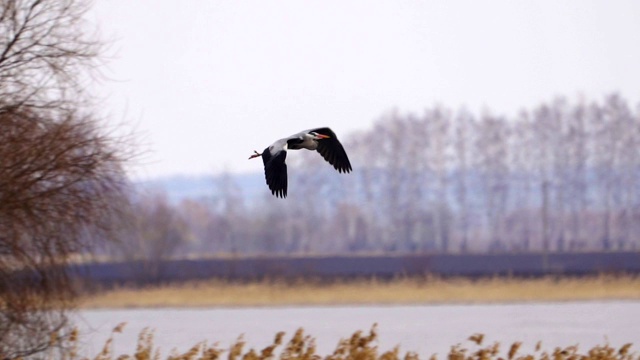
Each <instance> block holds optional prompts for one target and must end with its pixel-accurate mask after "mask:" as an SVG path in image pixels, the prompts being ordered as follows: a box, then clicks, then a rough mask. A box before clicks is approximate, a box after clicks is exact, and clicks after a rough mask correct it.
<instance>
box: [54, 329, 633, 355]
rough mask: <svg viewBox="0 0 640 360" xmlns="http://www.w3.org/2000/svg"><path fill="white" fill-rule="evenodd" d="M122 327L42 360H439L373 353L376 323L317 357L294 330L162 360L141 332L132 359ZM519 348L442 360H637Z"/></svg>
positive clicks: (464, 348) (309, 340)
mask: <svg viewBox="0 0 640 360" xmlns="http://www.w3.org/2000/svg"><path fill="white" fill-rule="evenodd" d="M124 326H125V323H122V324H120V325H118V326H117V327H116V328H115V329H113V332H112V334H111V337H110V338H109V339H108V340H107V341H106V343H105V345H104V347H103V349H102V351H101V352H100V353H99V354H97V355H96V356H95V357H91V358H90V357H85V356H81V355H80V353H81V350H79V341H78V334H77V331H74V333H72V334H71V337H68V338H67V340H65V341H64V343H63V344H61V345H62V348H63V349H64V351H61V352H59V351H56V352H53V351H52V352H51V353H50V354H49V356H45V357H44V358H48V359H64V360H80V359H83V360H84V359H87V360H88V359H95V360H115V359H117V360H133V359H135V360H150V359H157V360H160V359H168V360H223V359H228V360H276V359H278V360H400V359H404V360H418V359H420V358H423V359H425V358H428V359H429V360H438V357H437V356H436V355H428V354H426V355H425V354H417V353H414V352H406V353H401V352H400V348H399V346H396V347H394V348H392V349H386V350H385V349H378V347H377V338H378V334H377V331H376V325H375V324H374V325H373V327H372V328H371V330H370V331H369V332H368V333H366V332H362V331H356V332H355V333H353V334H352V335H351V336H350V337H347V338H343V339H342V340H340V341H339V343H338V345H337V346H336V348H335V350H334V351H333V352H332V353H330V354H318V353H316V346H315V340H314V338H313V337H312V336H310V335H307V334H305V333H304V330H303V329H302V328H300V329H298V330H297V331H296V332H295V333H294V334H293V335H292V336H291V338H290V339H289V340H288V341H286V342H285V336H286V334H285V333H284V332H279V333H277V334H276V335H275V337H274V340H273V343H272V344H270V345H268V346H266V347H263V348H253V347H250V346H247V344H246V343H245V341H244V339H243V338H242V336H240V337H239V338H238V339H237V340H236V341H235V342H234V343H232V344H230V345H229V346H228V347H222V346H220V345H219V344H218V343H214V344H210V343H207V342H206V341H202V342H199V343H195V344H194V345H193V346H192V347H191V349H189V350H188V351H187V352H185V353H178V352H176V351H175V350H174V351H173V352H172V353H170V354H169V355H163V354H162V353H161V352H160V349H159V347H158V346H156V344H154V335H153V331H151V330H148V329H145V330H143V331H142V332H141V333H140V335H139V336H138V345H137V348H136V351H135V352H134V353H133V354H115V353H114V351H113V341H114V335H115V334H117V333H121V332H122V329H123V327H124ZM160 345H161V344H160ZM521 345H522V343H520V342H515V343H512V344H507V345H503V344H501V343H500V342H488V341H485V339H484V335H483V334H473V335H471V336H470V337H469V338H468V339H467V340H466V342H464V343H460V344H455V345H452V346H451V349H450V351H449V353H448V354H447V355H446V357H445V358H442V359H441V360H443V359H447V360H640V355H638V354H637V352H635V351H634V349H632V344H630V343H629V344H625V345H623V346H622V347H620V348H614V347H611V346H610V345H609V344H604V345H599V346H594V347H593V348H591V349H587V350H586V351H581V350H580V349H579V347H578V345H570V346H567V347H564V348H561V347H557V348H554V349H544V344H541V343H540V342H538V343H537V344H536V347H535V350H534V352H533V353H530V354H523V353H521V352H519V349H520V346H521ZM58 349H60V348H58ZM165 356H166V357H165Z"/></svg>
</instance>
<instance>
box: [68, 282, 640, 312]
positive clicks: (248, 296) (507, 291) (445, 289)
mask: <svg viewBox="0 0 640 360" xmlns="http://www.w3.org/2000/svg"><path fill="white" fill-rule="evenodd" d="M602 299H631V300H638V299H640V277H638V276H632V275H624V276H612V275H599V276H591V277H579V278H577V277H573V278H572V277H551V276H548V277H543V278H531V279H522V278H504V277H495V278H485V279H477V280H471V279H466V278H454V279H442V278H437V277H410V278H398V279H394V280H385V281H382V280H378V279H360V280H349V281H347V280H334V281H331V282H326V281H316V280H308V279H307V280H297V281H283V280H263V281H257V282H249V283H233V282H226V281H221V280H211V281H198V282H187V283H183V284H173V285H164V286H155V287H145V288H133V287H122V288H118V289H111V290H105V291H99V292H95V293H92V294H87V295H84V296H82V297H81V300H80V306H81V307H82V308H132V307H229V306H237V307H242V306H287V305H347V304H349V305H353V304H356V305H357V304H428V303H491V302H524V301H571V300H572V301H576V300H602Z"/></svg>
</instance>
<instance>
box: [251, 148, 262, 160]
mask: <svg viewBox="0 0 640 360" xmlns="http://www.w3.org/2000/svg"><path fill="white" fill-rule="evenodd" d="M253 152H254V154H253V155H251V156H249V160H251V159H253V158H257V157H258V156H262V154H261V153H259V152H257V151H255V150H253Z"/></svg>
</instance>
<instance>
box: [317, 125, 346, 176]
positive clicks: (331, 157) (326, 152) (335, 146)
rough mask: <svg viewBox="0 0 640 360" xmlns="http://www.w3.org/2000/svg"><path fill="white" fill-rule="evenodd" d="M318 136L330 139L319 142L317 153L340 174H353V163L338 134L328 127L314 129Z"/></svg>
mask: <svg viewBox="0 0 640 360" xmlns="http://www.w3.org/2000/svg"><path fill="white" fill-rule="evenodd" d="M310 131H315V132H317V133H318V134H322V135H327V136H329V138H328V139H322V140H320V141H318V148H317V151H318V152H319V153H320V155H322V157H323V158H324V159H325V160H327V162H328V163H329V164H331V165H333V167H334V168H335V169H336V170H338V172H340V173H343V172H344V173H348V172H351V162H349V157H347V153H346V152H345V151H344V148H343V147H342V144H341V143H340V141H338V137H337V136H336V134H335V133H334V132H333V131H332V130H331V129H330V128H328V127H323V128H317V129H312V130H310Z"/></svg>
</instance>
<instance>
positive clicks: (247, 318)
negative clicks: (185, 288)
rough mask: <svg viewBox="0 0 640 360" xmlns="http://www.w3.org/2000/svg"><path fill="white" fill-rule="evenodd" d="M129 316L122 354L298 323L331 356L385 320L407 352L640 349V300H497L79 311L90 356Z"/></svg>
mask: <svg viewBox="0 0 640 360" xmlns="http://www.w3.org/2000/svg"><path fill="white" fill-rule="evenodd" d="M120 322H127V326H126V327H125V331H124V333H122V334H117V335H116V336H115V337H114V342H115V344H114V345H115V350H116V354H117V355H120V354H122V353H127V354H133V352H134V351H135V346H136V343H137V336H138V333H139V332H140V331H141V330H142V329H143V328H145V327H150V328H152V329H155V339H156V344H157V345H159V346H160V348H161V351H162V355H164V356H166V355H167V354H168V353H169V352H170V351H171V350H172V349H177V350H179V351H183V352H184V351H186V350H188V349H189V348H190V347H191V346H193V345H195V344H196V343H197V342H200V341H203V340H206V341H207V342H208V343H210V344H211V343H215V342H218V343H219V344H220V345H221V346H222V347H223V348H228V346H229V345H230V344H231V343H232V342H233V341H234V340H235V339H236V338H237V337H238V336H239V335H240V334H244V339H245V340H246V341H247V346H249V347H254V348H256V349H257V350H259V349H262V348H263V347H265V346H267V345H269V344H271V343H272V341H273V338H274V336H275V334H276V333H277V332H278V331H285V332H286V333H287V336H286V337H285V339H287V340H288V339H289V337H290V336H291V335H293V333H294V332H295V330H296V329H298V328H300V327H303V328H304V330H305V333H306V334H309V335H311V336H313V337H314V338H315V339H316V345H317V348H318V353H319V354H320V355H322V356H324V355H328V354H329V353H330V352H332V351H333V349H335V347H336V345H337V343H338V341H339V340H340V339H341V338H345V337H348V336H350V335H351V334H352V333H353V332H354V331H356V330H363V331H368V330H369V329H370V328H371V326H372V324H373V323H378V333H379V340H378V345H379V349H380V350H385V351H386V350H390V349H391V348H392V347H394V346H396V345H400V350H401V352H402V353H404V352H406V351H415V352H418V354H420V357H421V358H423V359H426V358H428V357H429V356H430V355H431V354H434V353H436V354H438V358H439V359H444V358H445V355H446V354H447V353H448V351H449V349H450V347H451V346H452V345H455V344H457V343H462V345H464V346H465V347H473V346H474V344H473V343H471V342H469V341H468V340H467V338H468V337H469V336H470V335H472V334H474V333H484V334H485V344H490V343H493V342H494V341H499V342H501V343H502V344H503V345H502V348H501V349H502V352H503V353H506V352H507V351H508V347H509V346H510V345H511V343H512V342H514V341H522V342H523V346H522V348H521V349H522V350H521V351H528V352H532V351H533V348H534V347H535V345H536V343H537V342H538V341H539V340H541V341H542V345H543V349H545V350H553V348H554V347H556V346H563V347H564V346H569V345H575V344H579V345H580V349H582V350H585V351H586V349H587V347H591V346H593V345H598V344H604V343H605V342H609V343H610V344H611V345H612V346H616V347H619V346H621V345H623V344H625V343H628V342H633V343H634V344H635V346H634V347H633V348H632V349H634V348H635V349H636V351H637V350H638V348H640V301H603V302H564V303H521V304H492V305H419V306H418V305H416V306H341V307H291V308H287V307H282V308H215V309H174V308H166V309H130V310H86V311H81V312H80V313H79V314H78V325H79V327H80V328H81V330H82V332H83V334H85V336H84V337H83V340H84V342H85V343H84V344H83V345H84V346H85V349H84V350H85V351H86V352H85V353H86V354H87V355H95V354H97V353H98V352H99V351H100V350H101V349H102V346H103V344H104V342H105V340H106V339H107V338H108V336H109V334H110V332H111V329H112V328H114V327H115V326H116V325H117V324H118V323H120Z"/></svg>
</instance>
